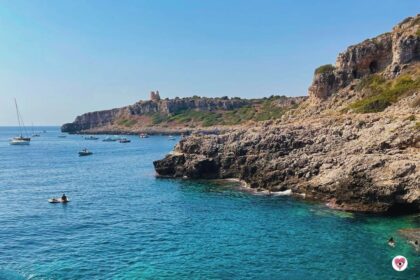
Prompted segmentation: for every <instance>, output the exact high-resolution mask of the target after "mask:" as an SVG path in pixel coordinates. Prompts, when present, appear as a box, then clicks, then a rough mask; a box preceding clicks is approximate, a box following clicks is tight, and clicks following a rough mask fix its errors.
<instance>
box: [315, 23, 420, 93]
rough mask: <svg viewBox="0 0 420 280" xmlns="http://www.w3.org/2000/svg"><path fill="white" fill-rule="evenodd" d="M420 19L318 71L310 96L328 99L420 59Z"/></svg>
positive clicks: (352, 49) (356, 47) (349, 51)
mask: <svg viewBox="0 0 420 280" xmlns="http://www.w3.org/2000/svg"><path fill="white" fill-rule="evenodd" d="M419 23H420V17H419V16H416V17H414V18H407V19H405V20H404V21H403V22H401V23H400V24H398V25H397V26H395V27H394V28H393V30H392V32H389V33H384V34H382V35H379V36H377V37H375V38H373V39H368V40H365V41H364V42H362V43H360V44H357V45H354V46H350V47H348V48H347V50H346V51H345V52H343V53H340V54H339V55H338V58H337V61H336V63H335V66H333V65H324V66H321V67H319V68H317V69H316V70H315V76H314V81H313V83H312V85H311V86H310V87H309V96H311V97H313V98H317V99H327V98H328V97H330V96H331V95H333V94H335V93H336V92H337V91H339V90H340V89H343V88H345V87H346V86H348V85H349V84H351V83H352V82H353V81H354V80H357V79H360V78H363V77H366V76H368V75H371V74H374V73H378V72H383V74H384V75H387V76H389V77H395V76H397V75H398V74H399V73H400V71H401V70H402V69H404V67H406V66H407V64H409V63H410V62H412V61H415V60H419V59H420V37H419Z"/></svg>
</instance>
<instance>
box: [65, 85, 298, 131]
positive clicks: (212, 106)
mask: <svg viewBox="0 0 420 280" xmlns="http://www.w3.org/2000/svg"><path fill="white" fill-rule="evenodd" d="M151 97H153V98H152V100H147V101H139V102H137V103H135V104H133V105H130V106H126V107H122V108H116V109H111V110H103V111H96V112H90V113H86V114H83V115H81V116H78V117H76V119H75V121H74V122H72V123H67V124H64V125H63V126H62V127H61V131H63V132H69V133H78V132H81V131H84V130H89V129H93V128H98V127H102V126H106V125H110V124H113V122H114V121H115V120H117V119H118V118H122V117H127V118H129V117H133V116H142V115H148V114H154V113H162V114H167V115H168V114H174V113H176V112H179V111H182V110H202V111H211V110H216V109H222V110H233V109H237V108H241V107H243V106H247V105H250V104H251V101H250V100H247V99H236V98H233V99H229V98H205V97H197V98H193V97H189V98H175V99H160V96H159V93H158V92H157V93H154V92H153V96H151ZM292 99H293V98H292Z"/></svg>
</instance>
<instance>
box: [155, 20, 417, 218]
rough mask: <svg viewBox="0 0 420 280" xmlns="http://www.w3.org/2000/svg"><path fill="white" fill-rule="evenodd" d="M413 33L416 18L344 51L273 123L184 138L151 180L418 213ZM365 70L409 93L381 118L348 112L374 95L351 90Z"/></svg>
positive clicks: (337, 205) (346, 207)
mask: <svg viewBox="0 0 420 280" xmlns="http://www.w3.org/2000/svg"><path fill="white" fill-rule="evenodd" d="M419 35H420V15H418V16H416V17H414V18H408V19H406V20H404V21H403V22H402V23H400V24H399V25H397V26H396V27H395V28H394V29H393V31H392V32H391V33H386V34H382V35H380V36H378V37H376V38H374V39H369V40H366V41H364V42H362V43H360V44H357V45H354V46H351V47H349V48H348V49H347V50H346V51H345V52H344V53H342V54H340V55H339V56H338V58H337V63H336V65H335V66H333V65H324V66H322V67H319V68H318V69H317V70H316V71H315V77H314V81H313V83H312V85H311V86H310V88H309V95H310V98H309V99H308V100H305V101H304V102H302V103H300V105H299V106H298V107H297V108H296V109H295V110H293V111H289V112H290V114H285V115H283V117H282V118H281V120H276V121H267V122H263V123H259V124H258V125H256V126H253V127H242V128H237V129H232V130H231V131H225V132H222V133H220V134H218V135H192V136H189V137H187V138H184V139H182V140H181V141H180V142H179V143H178V145H177V146H176V147H175V150H174V152H173V153H171V154H169V155H167V156H166V157H165V158H163V159H161V160H157V161H155V162H154V166H155V170H156V172H157V174H158V175H160V176H165V177H174V178H178V177H179V178H191V179H202V178H207V179H228V178H236V179H240V180H242V181H243V182H245V183H246V184H247V186H249V187H250V188H252V189H254V190H257V191H259V190H270V191H285V190H291V191H292V193H293V194H294V195H296V196H297V197H300V198H301V197H304V198H306V199H315V200H319V201H324V202H325V203H326V204H327V205H328V206H329V207H331V208H335V209H342V210H350V211H362V212H392V213H418V212H420V130H419V127H420V107H419V106H420V91H419V89H418V87H417V86H412V85H413V84H415V83H418V81H419V75H420V57H419V55H420V53H419ZM373 73H375V74H376V75H381V77H380V78H381V80H384V83H383V84H382V86H383V85H387V86H388V87H389V86H390V85H395V84H396V83H397V81H399V82H400V83H401V80H404V79H401V78H404V77H410V78H408V79H406V80H405V81H406V82H405V83H406V85H411V86H412V87H410V88H409V87H407V88H409V90H406V91H401V92H399V93H398V92H397V93H398V98H396V99H395V100H393V102H390V103H389V105H388V106H387V107H386V108H385V109H384V110H383V111H380V110H378V111H369V112H372V113H358V112H357V111H351V110H348V108H349V106H350V105H351V104H354V103H355V102H357V101H364V100H365V101H366V99H368V98H372V97H377V96H379V95H380V94H377V95H375V93H374V92H369V91H367V90H365V89H364V88H363V87H359V85H360V84H362V83H361V81H360V80H359V79H361V78H363V77H366V76H368V75H371V74H373ZM399 75H401V76H400V77H398V76H399ZM401 88H403V89H404V83H402V84H400V89H399V90H401ZM394 93H395V92H394ZM388 94H389V92H388ZM378 100H379V99H378ZM343 109H347V110H343Z"/></svg>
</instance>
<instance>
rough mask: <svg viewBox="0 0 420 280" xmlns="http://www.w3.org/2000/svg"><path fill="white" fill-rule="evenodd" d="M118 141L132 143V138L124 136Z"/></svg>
mask: <svg viewBox="0 0 420 280" xmlns="http://www.w3.org/2000/svg"><path fill="white" fill-rule="evenodd" d="M118 142H120V143H130V142H131V140H130V139H127V138H122V139H120V140H118Z"/></svg>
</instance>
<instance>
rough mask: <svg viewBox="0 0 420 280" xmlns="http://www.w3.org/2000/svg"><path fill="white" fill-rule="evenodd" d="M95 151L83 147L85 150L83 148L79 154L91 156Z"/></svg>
mask: <svg viewBox="0 0 420 280" xmlns="http://www.w3.org/2000/svg"><path fill="white" fill-rule="evenodd" d="M92 154H93V153H92V152H91V151H89V150H88V149H83V150H81V151H80V152H79V156H80V157H83V156H90V155H92Z"/></svg>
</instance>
